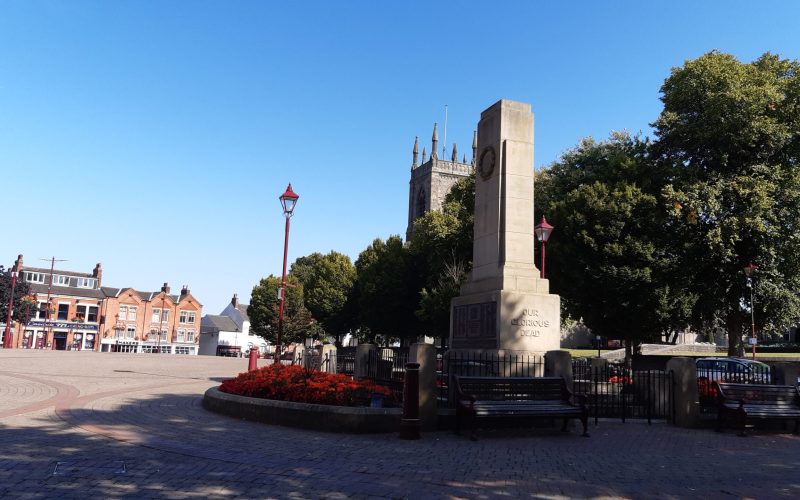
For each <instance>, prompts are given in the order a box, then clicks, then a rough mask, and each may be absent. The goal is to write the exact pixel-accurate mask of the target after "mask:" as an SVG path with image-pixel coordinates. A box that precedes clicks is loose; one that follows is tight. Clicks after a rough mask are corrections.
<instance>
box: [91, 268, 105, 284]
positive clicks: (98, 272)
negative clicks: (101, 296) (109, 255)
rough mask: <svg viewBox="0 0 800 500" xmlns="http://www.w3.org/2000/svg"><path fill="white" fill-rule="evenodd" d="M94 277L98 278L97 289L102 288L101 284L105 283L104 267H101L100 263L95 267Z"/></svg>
mask: <svg viewBox="0 0 800 500" xmlns="http://www.w3.org/2000/svg"><path fill="white" fill-rule="evenodd" d="M92 276H94V277H95V278H97V288H100V284H101V283H102V282H103V266H101V265H100V263H99V262H98V263H97V265H96V266H94V270H93V271H92Z"/></svg>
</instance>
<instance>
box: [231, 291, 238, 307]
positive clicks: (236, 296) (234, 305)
mask: <svg viewBox="0 0 800 500" xmlns="http://www.w3.org/2000/svg"><path fill="white" fill-rule="evenodd" d="M231 304H233V307H239V296H238V295H236V294H235V293H234V294H233V298H232V299H231Z"/></svg>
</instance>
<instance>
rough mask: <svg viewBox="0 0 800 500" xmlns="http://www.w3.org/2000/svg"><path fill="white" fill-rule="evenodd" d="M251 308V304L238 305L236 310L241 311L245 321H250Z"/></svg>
mask: <svg viewBox="0 0 800 500" xmlns="http://www.w3.org/2000/svg"><path fill="white" fill-rule="evenodd" d="M248 307H250V304H237V305H236V310H237V311H239V313H241V315H242V319H243V320H245V321H250V317H249V316H247V308H248Z"/></svg>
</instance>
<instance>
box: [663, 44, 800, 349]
mask: <svg viewBox="0 0 800 500" xmlns="http://www.w3.org/2000/svg"><path fill="white" fill-rule="evenodd" d="M798 69H800V65H798V62H797V61H789V60H784V59H780V58H779V57H778V56H775V55H772V54H764V55H763V56H761V57H760V58H758V59H757V60H755V61H753V62H752V63H741V62H739V61H738V60H736V58H734V57H733V56H731V55H729V54H722V53H719V52H716V51H714V52H710V53H708V54H705V55H703V56H702V57H700V58H698V59H695V60H692V61H687V62H686V63H685V64H684V65H683V66H682V67H680V68H675V69H673V71H672V74H671V75H670V77H669V78H667V80H666V81H665V82H664V85H663V87H662V88H661V92H662V101H663V103H664V110H663V111H662V112H661V115H660V116H659V117H658V119H657V120H656V121H655V123H654V124H653V126H654V127H655V133H656V136H657V138H658V139H657V141H656V143H655V144H654V148H653V149H654V154H655V155H656V156H657V159H658V161H660V162H661V163H662V164H664V165H666V166H667V167H669V168H670V170H671V172H672V177H673V179H674V182H673V183H672V184H670V185H667V186H666V187H665V190H664V195H665V197H666V201H667V207H668V209H669V213H670V215H671V217H672V218H673V222H674V224H675V227H674V230H675V237H679V238H681V239H682V240H683V241H685V242H686V244H687V254H686V256H685V257H686V262H687V265H690V266H691V267H692V270H693V276H694V277H693V282H692V289H693V291H694V293H695V294H696V295H697V296H698V298H699V300H698V302H697V306H696V308H695V314H694V321H695V324H697V325H701V324H707V325H716V326H721V325H724V327H725V329H726V330H727V331H728V334H729V335H728V336H729V342H730V343H729V353H730V354H735V353H736V352H737V351H740V345H741V336H742V334H744V333H745V332H746V331H747V329H748V327H749V321H747V319H748V316H749V312H748V311H749V289H748V288H747V282H746V279H745V276H744V273H743V267H744V266H745V265H746V264H747V263H748V262H751V261H752V262H754V263H756V264H757V265H758V266H759V268H758V271H757V273H756V280H755V286H756V293H755V295H756V311H755V312H756V314H755V315H756V318H757V322H758V323H759V325H760V328H761V329H762V330H763V331H765V332H771V333H778V332H780V331H781V330H783V329H786V328H788V327H789V326H790V325H791V324H792V323H795V322H796V321H797V319H798V317H800V297H798V293H797V290H798V285H800V259H799V258H798V252H797V247H798V243H800V231H798V228H800V169H798V166H799V165H798V160H799V159H800V75H798Z"/></svg>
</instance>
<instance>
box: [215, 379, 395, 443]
mask: <svg viewBox="0 0 800 500" xmlns="http://www.w3.org/2000/svg"><path fill="white" fill-rule="evenodd" d="M203 407H204V408H205V409H207V410H210V411H213V412H216V413H222V414H225V415H229V416H231V417H236V418H243V419H245V420H253V421H257V422H264V423H267V424H277V425H285V426H289V427H300V428H303V429H312V430H318V431H327V432H346V433H354V434H362V433H363V434H367V433H379V432H397V431H398V429H399V427H400V418H401V416H402V410H401V409H400V408H368V407H350V406H328V405H315V404H309V403H294V402H291V401H276V400H272V399H261V398H249V397H246V396H236V395H234V394H228V393H225V392H221V391H220V390H219V389H218V388H217V387H212V388H210V389H209V390H207V391H206V393H205V395H204V396H203Z"/></svg>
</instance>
